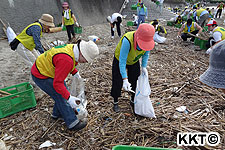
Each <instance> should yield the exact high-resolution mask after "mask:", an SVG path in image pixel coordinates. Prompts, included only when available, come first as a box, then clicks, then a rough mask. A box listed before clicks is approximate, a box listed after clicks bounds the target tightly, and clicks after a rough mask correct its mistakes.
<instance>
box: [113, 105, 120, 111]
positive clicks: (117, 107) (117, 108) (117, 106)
mask: <svg viewBox="0 0 225 150" xmlns="http://www.w3.org/2000/svg"><path fill="white" fill-rule="evenodd" d="M113 110H114V111H115V112H119V111H120V107H119V105H118V104H113Z"/></svg>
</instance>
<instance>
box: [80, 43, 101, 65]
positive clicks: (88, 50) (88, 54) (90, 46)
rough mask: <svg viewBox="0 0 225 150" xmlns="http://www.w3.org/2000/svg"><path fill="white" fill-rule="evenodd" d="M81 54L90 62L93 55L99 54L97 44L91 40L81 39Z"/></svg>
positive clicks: (93, 57)
mask: <svg viewBox="0 0 225 150" xmlns="http://www.w3.org/2000/svg"><path fill="white" fill-rule="evenodd" d="M80 51H81V54H82V55H83V56H84V58H85V59H86V60H87V61H88V62H92V61H93V60H94V59H95V57H97V56H98V55H99V50H98V46H97V45H96V44H95V43H94V42H93V41H88V42H86V41H83V40H82V41H81V42H80Z"/></svg>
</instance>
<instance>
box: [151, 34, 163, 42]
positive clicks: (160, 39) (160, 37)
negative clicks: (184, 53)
mask: <svg viewBox="0 0 225 150" xmlns="http://www.w3.org/2000/svg"><path fill="white" fill-rule="evenodd" d="M153 39H154V41H155V42H157V43H165V41H166V38H165V37H163V36H160V35H159V34H158V33H155V35H154V37H153Z"/></svg>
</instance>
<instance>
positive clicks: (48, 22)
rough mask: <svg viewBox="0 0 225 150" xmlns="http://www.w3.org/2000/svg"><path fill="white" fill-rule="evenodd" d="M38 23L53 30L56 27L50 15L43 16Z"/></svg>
mask: <svg viewBox="0 0 225 150" xmlns="http://www.w3.org/2000/svg"><path fill="white" fill-rule="evenodd" d="M38 21H39V22H40V23H42V24H43V25H46V26H50V27H52V28H54V27H55V24H54V21H53V17H52V16H51V15H49V14H42V16H41V19H39V20H38Z"/></svg>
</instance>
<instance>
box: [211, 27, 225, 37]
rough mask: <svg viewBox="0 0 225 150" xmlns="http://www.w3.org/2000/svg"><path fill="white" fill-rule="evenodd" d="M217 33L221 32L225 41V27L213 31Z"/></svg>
mask: <svg viewBox="0 0 225 150" xmlns="http://www.w3.org/2000/svg"><path fill="white" fill-rule="evenodd" d="M216 31H218V32H220V33H221V34H222V37H221V39H222V40H224V39H225V29H224V28H223V27H217V28H216V29H215V30H214V31H213V33H214V32H216Z"/></svg>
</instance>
